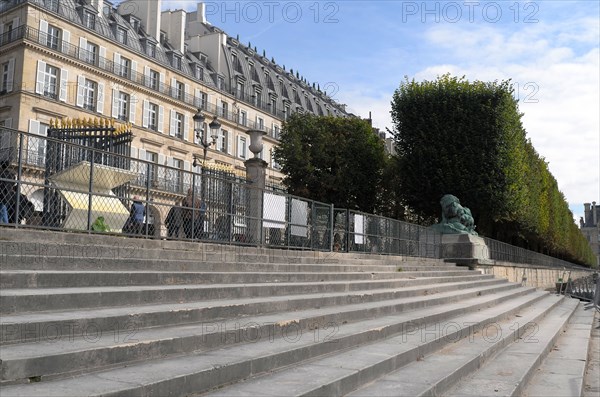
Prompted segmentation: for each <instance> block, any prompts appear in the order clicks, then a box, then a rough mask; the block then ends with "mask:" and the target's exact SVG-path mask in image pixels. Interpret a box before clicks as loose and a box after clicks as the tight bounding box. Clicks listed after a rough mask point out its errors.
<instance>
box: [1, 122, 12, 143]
mask: <svg viewBox="0 0 600 397" xmlns="http://www.w3.org/2000/svg"><path fill="white" fill-rule="evenodd" d="M4 126H5V127H6V128H11V127H12V118H10V117H9V118H7V119H4ZM6 136H7V137H8V136H10V135H9V134H7V135H6ZM1 147H4V146H1Z"/></svg>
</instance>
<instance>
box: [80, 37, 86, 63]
mask: <svg viewBox="0 0 600 397" xmlns="http://www.w3.org/2000/svg"><path fill="white" fill-rule="evenodd" d="M79 59H81V60H86V59H87V39H85V38H84V37H80V38H79Z"/></svg>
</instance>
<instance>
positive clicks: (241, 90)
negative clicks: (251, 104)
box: [236, 81, 244, 99]
mask: <svg viewBox="0 0 600 397" xmlns="http://www.w3.org/2000/svg"><path fill="white" fill-rule="evenodd" d="M236 93H237V97H238V98H242V99H243V98H244V83H243V82H242V81H238V82H237V89H236Z"/></svg>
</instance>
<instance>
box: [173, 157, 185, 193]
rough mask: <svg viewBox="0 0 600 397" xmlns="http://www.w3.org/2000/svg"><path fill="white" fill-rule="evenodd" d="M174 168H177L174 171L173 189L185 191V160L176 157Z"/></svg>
mask: <svg viewBox="0 0 600 397" xmlns="http://www.w3.org/2000/svg"><path fill="white" fill-rule="evenodd" d="M173 168H176V169H177V171H174V172H173V188H174V189H173V191H175V192H183V172H182V171H183V160H180V159H176V158H174V159H173Z"/></svg>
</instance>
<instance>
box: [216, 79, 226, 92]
mask: <svg viewBox="0 0 600 397" xmlns="http://www.w3.org/2000/svg"><path fill="white" fill-rule="evenodd" d="M217 88H218V89H220V90H224V89H225V78H224V77H222V76H217Z"/></svg>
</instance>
